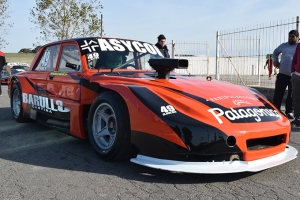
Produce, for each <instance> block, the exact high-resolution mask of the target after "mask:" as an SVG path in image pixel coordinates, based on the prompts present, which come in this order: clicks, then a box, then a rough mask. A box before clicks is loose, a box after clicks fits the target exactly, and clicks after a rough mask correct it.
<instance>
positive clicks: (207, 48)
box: [206, 42, 209, 76]
mask: <svg viewBox="0 0 300 200" xmlns="http://www.w3.org/2000/svg"><path fill="white" fill-rule="evenodd" d="M206 57H207V76H209V44H208V43H207V42H206Z"/></svg>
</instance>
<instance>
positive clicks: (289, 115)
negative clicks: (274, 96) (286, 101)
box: [286, 113, 295, 119]
mask: <svg viewBox="0 0 300 200" xmlns="http://www.w3.org/2000/svg"><path fill="white" fill-rule="evenodd" d="M286 117H287V118H288V119H295V118H294V114H293V113H287V114H286Z"/></svg>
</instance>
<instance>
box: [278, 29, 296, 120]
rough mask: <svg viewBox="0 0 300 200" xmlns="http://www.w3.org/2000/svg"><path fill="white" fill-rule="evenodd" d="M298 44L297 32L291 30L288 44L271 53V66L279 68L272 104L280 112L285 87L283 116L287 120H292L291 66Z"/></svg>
mask: <svg viewBox="0 0 300 200" xmlns="http://www.w3.org/2000/svg"><path fill="white" fill-rule="evenodd" d="M298 42H299V32H298V31H297V30H291V31H290V32H289V40H288V42H285V43H282V44H281V45H279V46H278V47H277V48H276V49H275V50H274V52H273V65H274V66H275V67H277V68H279V73H278V74H277V78H276V82H275V92H274V96H273V104H274V105H275V106H276V108H277V109H278V110H280V107H281V103H282V99H283V96H284V93H285V90H286V87H288V94H287V98H286V101H285V114H286V116H287V117H288V118H289V119H294V115H293V112H294V108H293V100H292V96H291V94H292V89H293V88H292V83H291V66H292V60H293V56H294V53H295V50H296V47H297V44H298ZM279 54H281V60H280V62H279V59H278V56H279Z"/></svg>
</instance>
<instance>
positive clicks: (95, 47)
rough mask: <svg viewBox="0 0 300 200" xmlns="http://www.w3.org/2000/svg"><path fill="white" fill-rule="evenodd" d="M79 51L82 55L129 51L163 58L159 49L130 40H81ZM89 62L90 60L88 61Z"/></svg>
mask: <svg viewBox="0 0 300 200" xmlns="http://www.w3.org/2000/svg"><path fill="white" fill-rule="evenodd" d="M80 48H81V51H82V53H83V54H84V55H87V54H89V55H90V53H93V52H99V51H121V52H122V51H130V52H135V51H137V52H139V53H150V54H153V55H157V54H158V55H160V56H162V57H163V55H162V54H161V52H160V51H159V49H158V48H157V47H156V46H155V45H152V44H149V43H142V42H138V41H130V40H117V39H94V40H93V39H90V40H83V44H81V45H80ZM89 60H90V59H89Z"/></svg>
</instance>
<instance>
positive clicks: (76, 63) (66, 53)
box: [58, 45, 81, 72]
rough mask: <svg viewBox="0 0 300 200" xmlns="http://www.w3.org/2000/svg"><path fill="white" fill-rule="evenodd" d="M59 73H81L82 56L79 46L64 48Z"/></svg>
mask: <svg viewBox="0 0 300 200" xmlns="http://www.w3.org/2000/svg"><path fill="white" fill-rule="evenodd" d="M58 71H67V72H72V71H81V61H80V54H79V50H78V48H77V46H75V45H74V46H63V49H62V53H61V57H60V61H59V67H58Z"/></svg>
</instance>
